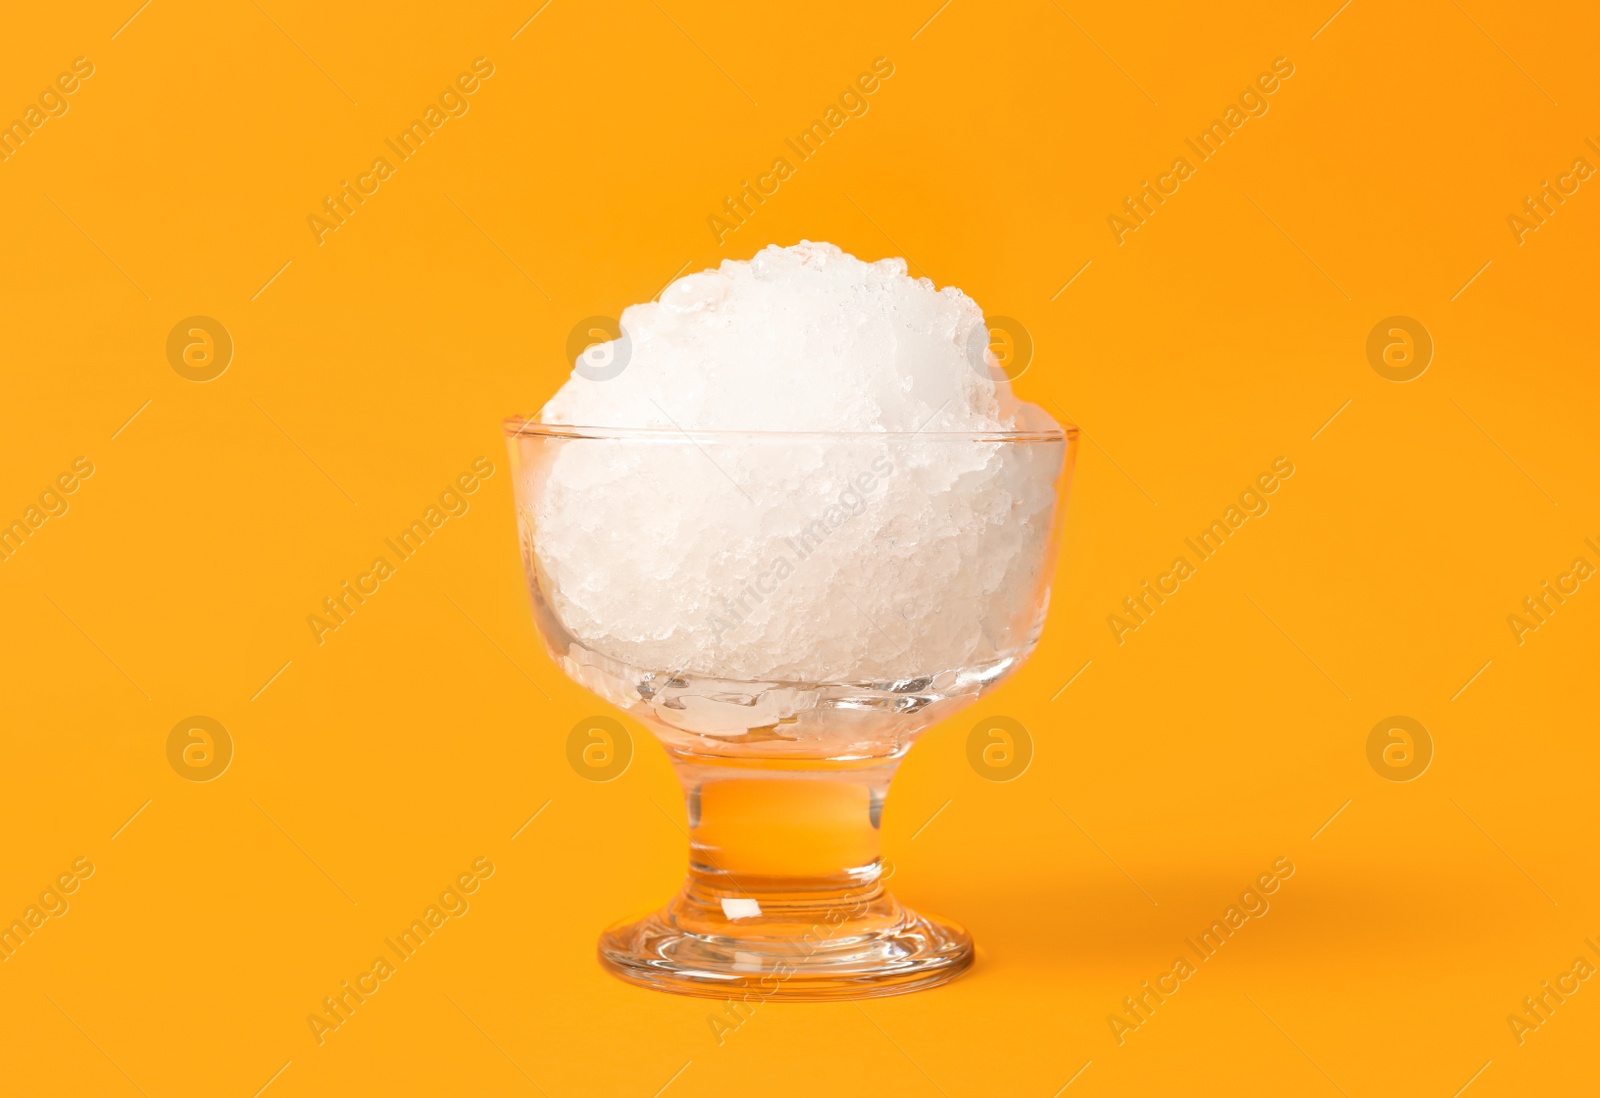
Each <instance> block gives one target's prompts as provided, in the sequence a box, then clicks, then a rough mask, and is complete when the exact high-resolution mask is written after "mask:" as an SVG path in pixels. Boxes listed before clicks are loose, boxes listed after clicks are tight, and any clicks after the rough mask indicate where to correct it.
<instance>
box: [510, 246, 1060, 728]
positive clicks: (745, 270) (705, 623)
mask: <svg viewBox="0 0 1600 1098" xmlns="http://www.w3.org/2000/svg"><path fill="white" fill-rule="evenodd" d="M621 326H622V329H623V333H624V335H623V338H622V339H621V340H619V341H617V342H616V343H614V344H612V345H609V346H606V347H600V348H591V349H590V351H589V352H585V355H586V356H591V355H593V356H594V357H595V360H596V361H612V362H620V361H622V360H621V359H619V358H618V357H617V356H626V359H625V365H623V366H622V368H621V370H620V372H613V376H609V377H606V378H605V379H604V380H591V379H590V378H587V377H584V376H580V374H581V373H583V372H584V371H582V370H581V369H580V370H575V372H574V374H573V376H572V377H571V379H570V380H568V381H567V382H566V383H565V384H564V385H563V386H562V387H561V389H560V391H559V392H557V393H556V395H555V396H554V397H553V398H552V399H551V400H550V402H549V403H548V404H546V405H545V407H544V409H543V411H542V412H541V414H540V419H541V420H542V421H543V422H545V423H558V424H570V425H579V426H588V427H611V428H652V429H655V432H656V433H653V434H651V435H650V436H648V437H645V438H637V437H634V438H623V439H616V438H598V439H593V440H576V441H563V442H559V443H553V444H550V445H553V446H554V447H555V452H554V454H553V457H551V458H549V459H547V460H541V461H538V462H534V463H531V464H530V465H529V466H528V467H527V468H526V469H525V470H524V471H523V472H522V473H520V474H519V475H521V476H522V477H523V479H524V483H522V484H521V485H520V486H519V487H520V491H519V495H520V497H521V499H522V503H523V507H524V515H523V518H524V523H525V526H526V527H527V528H528V529H530V530H531V531H532V553H533V555H534V557H535V558H536V559H535V561H534V562H533V563H535V565H536V568H537V571H538V573H539V577H538V582H539V587H540V588H541V591H542V593H543V598H544V599H545V600H546V602H547V604H548V611H549V612H550V613H551V614H553V615H554V617H555V618H556V619H558V621H559V624H560V627H561V629H562V630H563V631H564V632H565V633H566V634H567V639H566V640H564V641H563V642H562V643H565V644H566V645H567V650H566V651H565V652H559V651H558V657H559V658H561V659H562V660H563V662H564V663H565V664H566V666H567V670H568V671H569V672H570V673H572V674H573V675H574V677H577V678H579V679H580V681H583V682H585V684H586V685H588V686H590V687H591V689H594V690H596V691H597V692H599V693H601V694H602V695H603V696H606V697H608V698H609V699H610V700H612V701H614V702H617V703H618V704H620V705H624V706H626V705H630V704H632V705H637V704H641V694H640V693H639V692H638V690H637V683H636V680H635V678H634V677H633V674H632V673H633V672H635V671H644V672H649V673H655V674H660V673H666V672H671V673H682V674H683V675H688V676H702V677H705V678H715V679H720V680H731V681H736V682H747V683H760V684H765V683H774V682H781V683H800V684H806V683H843V682H862V681H901V680H907V679H912V678H916V677H918V676H922V677H929V678H930V679H931V678H936V677H937V676H939V675H940V674H948V673H949V672H952V671H958V670H962V669H970V668H974V667H980V666H987V665H997V666H998V665H1001V664H1004V663H1006V662H1007V661H1009V660H1011V659H1014V658H1016V657H1017V656H1018V655H1020V654H1025V651H1026V649H1027V647H1028V646H1030V645H1031V643H1032V640H1033V638H1034V636H1035V635H1036V631H1037V626H1038V622H1039V620H1040V616H1041V614H1042V602H1043V594H1044V591H1043V588H1044V584H1045V577H1046V576H1047V575H1048V570H1049V565H1050V562H1049V561H1048V560H1047V559H1046V558H1047V556H1048V553H1049V544H1050V530H1051V520H1052V513H1053V508H1054V504H1055V498H1056V488H1055V482H1056V479H1057V477H1058V476H1059V474H1060V472H1061V468H1062V459H1063V454H1064V447H1062V446H1061V445H1059V444H1048V443H1045V444H1039V443H1021V444H1019V443H1015V442H1005V441H1001V440H998V439H996V438H994V437H992V435H993V433H994V432H1004V431H1013V430H1028V431H1039V430H1042V429H1047V428H1053V427H1054V426H1055V424H1054V422H1053V421H1052V420H1050V418H1049V417H1048V416H1047V415H1045V414H1044V413H1043V412H1042V410H1040V409H1038V408H1037V407H1036V406H1034V405H1025V404H1021V403H1019V402H1018V401H1017V400H1016V399H1015V398H1014V397H1013V396H1012V394H1011V391H1010V386H1009V384H1008V383H1007V382H1006V380H1005V378H1004V375H1003V374H1001V373H1000V372H999V371H998V370H997V369H994V363H993V360H992V356H989V357H988V361H987V363H985V359H984V356H986V355H987V353H988V352H987V346H988V338H987V337H988V333H987V330H986V329H985V328H984V319H983V313H982V310H981V309H979V307H978V305H977V304H976V303H975V302H974V301H973V300H972V299H971V298H969V297H968V296H967V295H966V294H964V293H962V292H961V291H960V290H958V289H956V288H954V287H945V288H944V289H935V287H934V285H933V284H932V282H930V281H929V280H927V279H912V278H910V277H908V275H907V273H906V264H905V262H904V261H903V260H900V259H885V260H881V261H879V262H876V263H864V262H862V261H861V260H858V259H856V258H854V257H853V256H850V255H847V254H845V253H844V252H842V251H840V250H839V249H838V248H836V247H834V246H833V245H830V244H816V243H810V242H802V243H800V244H798V245H795V246H794V247H790V248H779V247H776V246H774V247H769V248H766V249H765V250H763V251H761V252H760V253H759V254H757V255H756V256H755V258H754V259H752V260H749V261H737V260H727V261H724V262H723V263H722V265H721V267H720V268H718V269H716V270H708V271H703V272H700V273H697V274H691V275H687V276H685V277H683V278H681V279H679V280H678V281H676V282H674V283H672V284H671V285H670V286H669V287H668V288H667V289H666V290H665V291H663V292H662V294H661V297H660V300H659V301H658V302H652V303H648V304H643V305H634V306H632V307H630V308H629V309H627V310H626V311H625V312H624V313H623V315H622V322H621ZM971 348H977V349H978V350H977V351H976V352H974V351H973V350H971ZM975 359H976V365H975ZM581 366H582V360H580V367H581ZM697 432H699V433H697ZM715 432H776V433H780V434H773V435H771V436H770V437H755V436H753V435H751V434H737V435H727V436H719V435H717V434H715ZM782 432H834V433H836V434H787V435H785V434H781V433H782ZM957 432H961V433H963V434H961V435H956V433H957ZM986 434H987V435H989V436H991V437H987V438H986V437H984V436H985V435H986ZM547 633H548V630H547ZM557 647H559V645H558V646H557ZM619 668H624V669H626V672H627V673H623V672H622V671H619V670H618V669H619ZM759 695H760V692H759V691H756V692H754V693H752V694H751V695H750V696H751V697H758V696H759ZM786 696H788V697H789V701H788V702H786V703H785V704H790V705H803V701H796V700H795V693H794V691H789V692H788V695H786ZM648 700H649V699H648V697H646V698H645V701H646V702H648ZM681 704H682V703H681V702H680V703H679V705H680V707H681ZM710 708H711V709H716V708H717V707H716V706H715V705H711V706H710ZM724 708H725V707H724ZM757 708H759V706H758V707H757ZM772 716H773V714H772V713H770V712H751V713H750V714H749V715H748V719H746V718H745V717H736V718H735V719H733V720H732V723H731V724H730V723H729V718H728V717H727V715H726V713H721V714H720V715H718V714H713V713H710V712H709V710H708V713H707V714H706V715H704V716H703V717H702V718H699V719H698V724H699V725H700V726H701V728H700V730H702V731H708V732H710V733H711V734H735V733H737V732H741V731H743V730H744V728H742V727H738V726H739V725H740V723H741V722H743V723H744V724H745V725H746V726H749V727H754V726H756V725H758V724H763V723H768V721H769V718H771V717H772ZM779 716H780V717H782V716H784V715H783V714H779ZM674 720H675V721H676V722H677V723H679V724H680V725H681V726H683V727H692V726H695V725H696V723H697V718H696V716H695V714H694V713H692V712H690V713H680V714H678V715H677V716H676V717H675V718H674Z"/></svg>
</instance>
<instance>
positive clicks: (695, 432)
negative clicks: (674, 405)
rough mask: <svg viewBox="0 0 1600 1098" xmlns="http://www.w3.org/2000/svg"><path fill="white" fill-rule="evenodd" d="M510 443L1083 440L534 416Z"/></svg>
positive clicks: (512, 421) (511, 429)
mask: <svg viewBox="0 0 1600 1098" xmlns="http://www.w3.org/2000/svg"><path fill="white" fill-rule="evenodd" d="M502 426H503V428H504V430H505V435H506V438H507V439H514V438H549V439H617V440H626V439H636V440H638V441H641V442H642V441H675V442H681V441H683V440H685V439H687V440H689V441H691V442H693V441H696V440H698V439H706V440H708V441H727V440H734V439H745V440H756V439H774V440H788V441H792V442H800V441H805V440H807V439H814V440H818V441H844V440H850V441H869V440H873V439H879V440H883V441H896V442H900V441H905V440H907V439H912V438H925V439H930V440H935V441H940V442H1072V441H1076V440H1077V438H1078V434H1079V431H1078V428H1077V426H1075V425H1074V424H1071V423H1068V424H1064V425H1062V426H1061V427H1059V428H1056V429H1051V430H1042V431H1037V430H1036V431H1018V430H994V431H926V430H916V431H763V430H759V429H741V430H727V429H721V428H717V429H701V428H693V429H688V430H686V429H684V428H681V427H589V426H582V425H579V424H572V423H541V422H539V421H538V420H537V419H536V418H534V417H532V416H525V415H511V416H507V417H506V418H505V419H504V420H503V421H502Z"/></svg>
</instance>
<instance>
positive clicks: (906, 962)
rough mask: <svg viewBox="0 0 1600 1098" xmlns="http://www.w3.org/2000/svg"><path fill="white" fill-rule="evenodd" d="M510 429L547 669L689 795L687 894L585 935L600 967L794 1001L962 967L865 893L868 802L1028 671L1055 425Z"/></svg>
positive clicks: (873, 843)
mask: <svg viewBox="0 0 1600 1098" xmlns="http://www.w3.org/2000/svg"><path fill="white" fill-rule="evenodd" d="M505 434H506V439H507V443H508V446H509V449H510V452H511V466H512V473H513V477H514V481H515V491H516V498H517V515H518V526H519V531H520V537H521V544H522V556H523V562H524V565H525V567H526V570H527V576H528V585H529V589H530V591H531V593H532V597H533V605H534V613H535V618H536V621H537V625H538V628H539V631H540V633H541V635H542V636H543V638H544V641H545V644H546V646H547V648H548V650H549V652H550V655H551V657H552V659H554V660H555V662H556V663H557V664H559V665H560V666H561V668H562V669H563V670H564V671H565V672H566V673H567V674H568V675H569V676H570V677H571V678H572V679H574V680H575V681H576V682H578V683H579V684H581V685H582V686H584V687H586V688H587V689H589V690H590V691H592V692H593V693H595V694H597V695H598V696H600V697H601V698H603V699H604V700H606V701H608V702H610V703H611V704H613V705H615V706H617V707H618V708H619V709H622V710H624V711H625V712H626V713H627V714H628V715H629V716H630V717H633V718H635V719H636V720H638V721H639V722H640V723H642V724H644V725H645V726H646V727H648V728H649V729H650V730H651V732H653V733H654V734H655V736H656V737H657V738H658V739H659V740H660V742H661V743H662V745H663V746H664V747H665V748H666V751H667V753H668V756H669V757H670V759H671V761H672V764H673V767H674V769H675V770H676V772H677V775H678V778H679V780H680V782H681V783H682V785H683V789H684V794H685V797H686V799H687V807H688V821H689V871H688V878H687V881H686V882H685V884H684V887H683V889H682V891H681V892H679V894H678V895H677V896H676V897H675V898H674V899H673V900H672V901H671V902H670V903H669V904H668V905H667V906H666V907H665V908H663V909H661V910H659V911H655V912H653V913H651V914H648V915H645V916H643V917H642V918H638V919H634V920H631V921H627V922H624V923H619V924H617V925H615V926H613V927H611V928H610V929H608V930H606V931H605V932H604V934H602V936H601V938H600V943H599V959H600V962H601V964H602V965H603V966H604V967H605V968H606V969H607V970H608V971H610V972H611V973H613V974H614V975H616V976H618V977H620V978H622V979H624V980H626V981H628V982H630V983H634V984H639V985H642V986H645V987H651V988H656V989H660V990H665V991H674V992H678V993H682V994H690V995H702V996H711V997H717V998H722V997H726V996H729V995H731V994H737V993H740V992H743V993H744V994H747V995H750V994H753V995H755V996H757V997H759V998H761V999H812V1000H819V999H843V998H860V997H867V996H876V995H890V994H896V993H899V992H905V991H911V990H915V989H918V988H925V987H930V986H933V985H936V984H939V983H943V982H945V981H947V980H950V979H953V978H954V977H956V976H957V975H959V974H960V973H961V972H963V971H965V969H966V968H967V967H969V966H970V965H971V963H972V940H971V938H970V937H969V936H968V935H967V933H966V931H965V930H963V929H962V928H961V927H960V926H958V925H956V924H954V923H951V922H947V921H944V920H940V919H936V918H933V917H930V916H927V915H921V914H918V913H916V912H913V911H911V910H910V909H908V908H906V907H905V906H904V905H902V904H901V903H899V902H898V901H897V900H896V899H895V898H894V897H893V896H892V895H890V894H889V892H888V891H887V890H886V889H885V887H884V884H883V878H884V870H883V862H882V859H881V855H880V845H879V824H880V821H881V819H882V811H883V804H884V798H885V796H886V795H887V793H888V789H889V783H890V779H891V778H892V777H893V775H894V772H895V770H896V768H897V767H898V765H899V763H900V761H901V760H902V759H903V758H904V757H905V755H906V752H907V751H909V750H910V748H911V746H912V744H913V743H914V742H915V741H916V739H917V737H918V736H919V735H920V734H921V733H923V732H924V731H926V730H927V729H928V728H930V727H931V726H933V725H934V724H936V723H937V722H939V721H941V720H943V719H945V718H947V717H949V716H951V715H952V714H954V713H956V712H957V711H959V710H960V709H962V708H964V707H966V706H967V705H970V704H971V703H972V702H973V701H975V700H976V699H977V698H978V697H979V696H980V695H982V694H983V693H984V692H986V691H987V690H989V689H990V688H991V687H993V686H994V685H995V684H996V683H998V682H999V681H1000V680H1001V679H1003V678H1004V677H1005V676H1006V675H1008V674H1009V673H1010V672H1011V671H1013V670H1014V669H1015V668H1016V667H1017V665H1018V664H1020V663H1021V662H1022V660H1023V659H1025V658H1026V657H1027V656H1028V654H1029V653H1030V652H1031V651H1032V649H1033V647H1034V644H1035V642H1036V641H1037V639H1038V636H1039V631H1040V628H1041V626H1042V624H1043V621H1044V614H1045V608H1046V606H1047V604H1048V601H1049V583H1050V573H1051V570H1052V567H1053V564H1054V559H1055V541H1056V513H1057V510H1058V502H1059V500H1060V499H1061V498H1063V497H1064V495H1065V492H1066V487H1067V482H1068V479H1069V477H1070V471H1071V467H1072V458H1073V451H1074V448H1075V443H1076V437H1077V432H1076V430H1075V429H1074V428H1070V427H1068V428H1065V429H1063V428H1060V427H1057V426H1056V425H1055V424H1054V423H1053V422H1051V421H1049V419H1048V417H1043V416H1042V415H1041V416H1040V422H1039V423H1038V425H1037V429H1017V430H1003V431H990V432H964V433H941V432H938V431H931V430H929V431H916V432H785V431H775V432H745V431H696V430H689V431H681V430H670V429H669V430H658V429H645V428H595V427H572V426H561V425H555V424H545V423H540V422H537V421H534V420H530V419H523V418H520V417H513V418H511V419H508V420H507V421H506V423H505Z"/></svg>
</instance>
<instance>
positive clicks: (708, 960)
mask: <svg viewBox="0 0 1600 1098" xmlns="http://www.w3.org/2000/svg"><path fill="white" fill-rule="evenodd" d="M783 906H784V905H781V904H779V905H776V907H777V910H773V909H772V907H773V905H769V906H768V908H767V909H765V910H763V909H762V905H761V903H760V901H759V900H757V899H753V898H741V897H732V898H728V899H726V900H725V901H724V902H723V903H722V905H721V908H722V910H720V911H716V912H707V911H706V910H705V907H704V905H703V904H699V903H696V902H694V901H693V900H691V899H689V898H688V897H679V899H678V900H675V901H674V902H673V903H672V904H671V905H669V906H668V907H667V908H665V909H664V910H662V911H658V912H655V913H653V914H650V915H646V916H645V917H644V918H642V919H638V920H636V921H631V922H624V923H618V924H617V925H615V926H613V927H611V928H610V929H609V930H607V931H606V932H605V933H604V934H602V935H601V936H600V945H599V958H600V964H601V966H602V967H603V968H605V969H606V970H607V971H608V972H610V973H611V974H612V975H613V976H616V977H618V978H619V979H622V980H625V981H627V982H628V983H630V984H637V985H638V986H640V987H648V988H653V989H655V990H657V991H669V992H675V993H677V994H680V995H697V996H701V997H704V998H712V999H732V1000H734V1001H735V1002H736V1003H751V1004H753V1003H760V1002H766V1001H768V1000H776V1001H791V1002H792V1001H812V1002H820V1001H825V1000H836V999H866V998H875V997H878V996H883V995H899V994H902V993H904V992H908V991H920V990H922V989H924V988H930V987H936V986H937V985H939V984H943V983H947V982H949V981H950V980H953V979H955V978H956V977H957V976H959V975H961V974H962V973H963V972H965V971H966V970H967V969H968V968H970V967H971V965H972V938H971V937H970V936H969V935H968V934H967V932H966V930H965V929H963V928H962V927H961V926H960V925H958V924H956V923H952V922H947V921H944V920H941V919H936V918H931V917H929V916H926V915H919V914H918V913H916V912H914V911H912V910H910V909H909V908H907V907H905V906H903V905H902V904H900V903H899V902H898V901H896V900H895V899H894V898H893V897H892V896H890V895H888V894H886V893H883V892H881V891H880V892H878V894H877V895H876V897H874V898H872V899H870V900H865V901H864V902H863V903H862V904H861V905H860V907H859V909H858V910H854V911H852V910H849V909H848V908H841V907H833V908H831V909H829V910H828V911H826V912H823V913H821V914H822V918H821V919H819V920H818V921H816V922H807V921H805V920H804V919H800V920H797V919H796V918H794V916H795V915H796V914H800V913H799V912H794V911H785V910H783ZM805 906H807V907H810V906H812V905H809V904H808V905H805ZM812 913H815V912H812ZM718 924H721V925H718Z"/></svg>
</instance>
